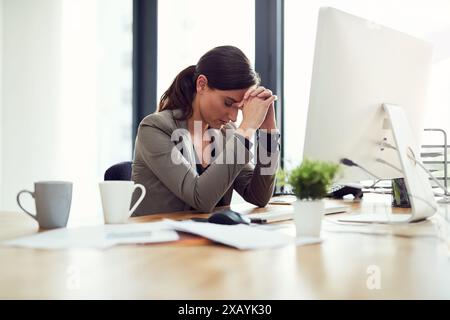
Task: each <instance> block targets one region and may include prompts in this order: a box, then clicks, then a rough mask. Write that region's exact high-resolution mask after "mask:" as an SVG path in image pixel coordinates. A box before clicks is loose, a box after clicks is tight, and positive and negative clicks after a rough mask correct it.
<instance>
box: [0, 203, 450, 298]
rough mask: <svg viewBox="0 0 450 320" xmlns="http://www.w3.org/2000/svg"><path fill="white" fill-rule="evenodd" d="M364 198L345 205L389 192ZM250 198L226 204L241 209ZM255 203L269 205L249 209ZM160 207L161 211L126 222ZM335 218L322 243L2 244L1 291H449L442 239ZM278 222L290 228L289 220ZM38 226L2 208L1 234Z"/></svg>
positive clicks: (381, 294)
mask: <svg viewBox="0 0 450 320" xmlns="http://www.w3.org/2000/svg"><path fill="white" fill-rule="evenodd" d="M372 200H374V201H369V199H368V200H365V201H364V202H363V203H362V205H359V204H354V205H353V211H367V210H389V211H390V208H389V200H386V199H384V200H381V201H380V200H379V199H372ZM251 208H252V207H251V206H250V205H240V206H232V209H234V210H241V211H242V210H245V209H246V210H247V211H249V210H251ZM263 210H274V207H269V208H266V209H257V211H263ZM163 216H165V217H167V216H168V215H157V216H150V217H144V218H136V219H132V222H140V221H152V220H156V219H159V218H161V217H163ZM190 216H192V215H190V214H186V213H177V214H171V215H170V217H171V218H174V219H184V218H188V217H190ZM327 224H328V227H327ZM333 225H334V226H335V228H338V229H339V228H340V226H339V225H337V224H333V223H324V230H323V231H322V237H323V239H324V242H323V243H322V244H320V245H311V246H303V247H295V246H287V247H283V248H278V249H270V250H258V251H238V250H236V249H232V248H228V247H225V246H222V245H218V244H214V243H211V242H210V241H208V240H205V239H201V238H197V237H194V236H191V237H187V238H186V237H185V238H184V239H183V240H182V241H181V242H177V243H170V244H157V245H140V246H134V245H133V246H120V247H115V248H112V249H108V250H104V251H101V250H86V249H77V250H59V251H42V250H31V249H22V248H11V247H5V246H0V299H5V298H6V299H17V298H19V299H22V298H24V299H36V298H37V299H79V298H87V299H91V298H95V299H105V298H106V299H109V298H112V299H117V298H119V299H317V298H318V299H381V298H387V299H430V298H438V299H442V298H444V299H449V298H450V258H449V256H448V248H447V247H446V246H445V243H444V242H443V241H441V240H439V239H438V238H435V237H428V236H423V237H417V238H408V237H397V236H393V235H373V234H364V233H356V232H348V231H349V230H348V227H345V228H346V229H345V230H346V231H345V230H344V232H339V231H336V230H333V227H332V226H333ZM432 227H433V226H432V225H431V223H425V224H421V225H416V226H414V228H420V229H427V228H432ZM327 228H328V229H329V230H327ZM404 228H407V227H404ZM286 230H288V232H289V230H291V231H292V232H293V231H294V229H293V225H292V224H288V225H287V226H286ZM405 230H410V229H405ZM36 231H37V225H36V224H35V222H34V221H32V220H31V219H29V218H28V217H27V216H26V215H24V214H18V213H6V212H3V213H0V240H4V239H7V238H12V237H15V236H19V235H25V234H29V233H33V232H36ZM371 266H375V268H379V269H377V270H379V271H380V276H381V277H380V285H381V288H380V289H379V290H377V289H374V290H370V289H368V287H367V281H368V279H369V277H370V276H371V275H370V274H368V271H369V272H373V270H374V269H370V267H371ZM368 268H369V270H368ZM78 275H79V277H77V276H78ZM373 275H374V274H372V276H373ZM74 277H76V278H74ZM74 279H75V280H74ZM74 281H75V282H74ZM369 281H370V279H369Z"/></svg>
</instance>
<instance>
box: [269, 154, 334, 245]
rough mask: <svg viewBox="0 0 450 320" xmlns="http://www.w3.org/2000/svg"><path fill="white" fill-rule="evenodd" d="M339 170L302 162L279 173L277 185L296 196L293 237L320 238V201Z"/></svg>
mask: <svg viewBox="0 0 450 320" xmlns="http://www.w3.org/2000/svg"><path fill="white" fill-rule="evenodd" d="M338 171H339V164H335V163H331V162H323V161H318V160H310V159H305V160H304V161H303V162H302V164H301V165H299V166H297V167H295V168H294V169H292V170H289V171H286V170H280V171H279V172H278V174H277V184H278V185H279V186H286V185H289V186H290V187H291V188H292V191H293V193H294V194H295V196H296V197H297V200H296V201H295V202H294V203H293V205H294V221H295V225H296V230H297V236H314V237H318V236H319V235H320V227H321V222H322V216H323V213H324V203H323V200H322V199H323V198H324V197H325V196H326V195H327V193H328V189H329V187H330V185H331V183H332V182H333V180H334V178H335V177H336V174H337V173H338Z"/></svg>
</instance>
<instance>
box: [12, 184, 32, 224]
mask: <svg viewBox="0 0 450 320" xmlns="http://www.w3.org/2000/svg"><path fill="white" fill-rule="evenodd" d="M22 193H29V194H30V195H31V196H32V197H33V199H34V192H31V191H28V190H22V191H20V192H19V193H18V194H17V198H16V200H17V204H18V205H19V207H20V209H22V210H23V211H24V212H25V213H26V214H27V215H29V216H30V217H32V218H33V219H34V220H36V221H37V218H36V216H35V215H34V214H32V213H31V212H28V211H27V210H25V209H24V207H22V205H21V204H20V195H21V194H22Z"/></svg>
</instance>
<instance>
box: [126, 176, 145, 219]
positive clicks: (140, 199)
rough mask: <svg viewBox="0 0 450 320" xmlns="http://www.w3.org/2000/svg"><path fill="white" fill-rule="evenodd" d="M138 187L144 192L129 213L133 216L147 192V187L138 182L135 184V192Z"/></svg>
mask: <svg viewBox="0 0 450 320" xmlns="http://www.w3.org/2000/svg"><path fill="white" fill-rule="evenodd" d="M136 188H139V189H141V191H142V194H141V196H140V197H139V199H138V200H137V201H136V203H135V204H134V206H133V208H131V210H130V212H129V213H128V215H129V216H131V215H132V214H133V212H134V211H135V210H136V209H137V207H138V206H139V205H140V204H141V202H142V200H144V197H145V193H146V192H145V187H144V186H143V185H142V184H139V183H136V184H135V185H134V188H133V192H134V190H136Z"/></svg>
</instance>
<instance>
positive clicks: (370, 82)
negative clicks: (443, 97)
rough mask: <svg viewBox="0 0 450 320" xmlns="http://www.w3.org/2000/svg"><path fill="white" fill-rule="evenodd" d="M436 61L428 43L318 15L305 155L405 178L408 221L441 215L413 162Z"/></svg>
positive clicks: (356, 176) (347, 172) (347, 175)
mask: <svg viewBox="0 0 450 320" xmlns="http://www.w3.org/2000/svg"><path fill="white" fill-rule="evenodd" d="M431 61H432V46H431V45H430V44H429V43H427V42H425V41H423V40H420V39H417V38H414V37H412V36H409V35H406V34H404V33H401V32H398V31H395V30H392V29H390V28H387V27H383V26H381V25H379V24H376V23H374V22H372V21H368V20H365V19H362V18H359V17H356V16H353V15H351V14H348V13H345V12H342V11H340V10H337V9H334V8H321V9H320V12H319V20H318V26H317V36H316V47H315V55H314V65H313V74H312V81H311V92H310V101H309V109H308V118H307V125H306V134H305V144H304V157H308V158H311V159H320V160H325V161H333V162H339V161H340V160H341V159H343V158H347V159H350V160H352V161H353V162H355V163H357V164H359V165H360V166H362V167H364V168H365V169H366V170H367V171H369V172H371V173H372V174H374V175H376V176H377V177H381V178H398V177H405V180H407V181H406V185H407V188H408V191H409V193H410V198H411V199H410V200H411V202H412V206H413V217H409V218H407V219H406V220H408V221H414V220H419V219H423V218H426V217H428V216H430V215H432V214H434V212H435V209H436V205H435V201H434V197H433V193H432V189H431V185H430V183H429V181H428V176H427V175H426V173H425V172H424V171H423V170H422V169H420V168H419V167H418V166H417V165H415V164H413V161H412V160H411V159H410V158H411V154H413V155H414V157H416V156H417V157H416V159H418V158H419V157H420V151H419V145H420V136H421V132H422V128H423V124H422V120H423V118H424V110H425V108H426V98H427V87H428V79H429V76H430V71H431ZM392 125H394V126H395V127H396V128H395V129H397V130H393V128H392ZM395 131H397V135H394V134H393V132H395ZM399 144H400V145H399ZM388 146H393V147H396V148H397V147H400V149H397V150H395V149H392V148H390V147H388ZM407 159H409V160H407ZM367 179H372V180H373V179H374V177H373V176H371V175H368V174H367V173H366V172H365V171H363V170H361V169H360V168H358V167H343V171H342V177H341V182H350V181H352V182H354V181H360V180H367ZM420 185H422V187H420Z"/></svg>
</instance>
